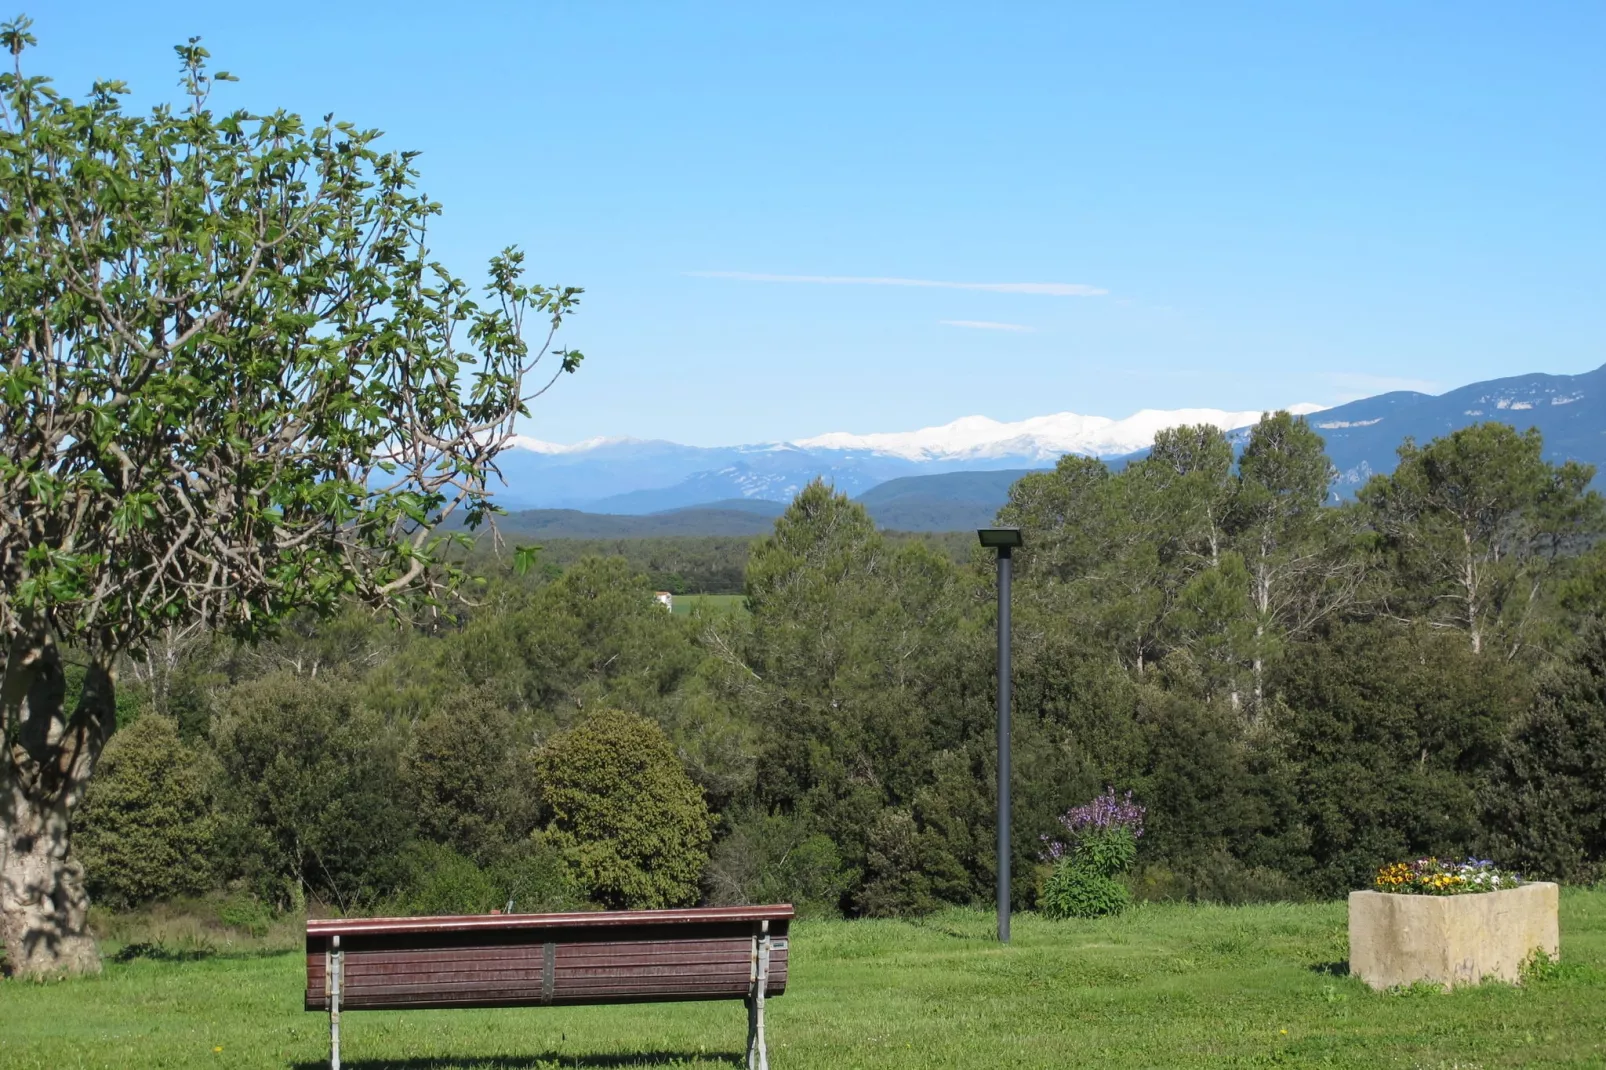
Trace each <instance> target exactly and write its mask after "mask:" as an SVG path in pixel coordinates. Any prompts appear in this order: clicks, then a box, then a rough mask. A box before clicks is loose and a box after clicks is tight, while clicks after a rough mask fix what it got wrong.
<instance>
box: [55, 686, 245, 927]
mask: <svg viewBox="0 0 1606 1070" xmlns="http://www.w3.org/2000/svg"><path fill="white" fill-rule="evenodd" d="M215 831H216V828H215V822H214V820H213V818H212V815H211V800H210V799H209V797H208V792H207V783H206V776H205V773H204V771H203V769H202V767H201V764H200V761H199V758H198V756H197V755H196V754H195V752H193V751H192V750H190V748H189V747H187V746H185V745H184V743H183V741H182V740H181V739H180V738H179V733H178V724H177V722H175V721H173V720H171V719H169V718H167V717H158V716H156V715H154V714H147V715H146V716H144V717H141V718H139V719H138V720H136V721H135V722H134V723H133V724H131V725H129V726H128V727H127V728H124V729H122V730H121V731H119V732H118V733H117V734H116V735H115V736H113V737H112V740H111V742H110V743H108V744H107V745H106V750H105V751H104V752H103V753H102V754H101V759H100V768H99V771H98V773H97V775H96V777H95V779H94V780H93V781H92V782H91V783H90V786H89V791H88V794H87V796H86V797H85V800H84V806H83V809H82V810H81V811H80V813H79V816H78V819H77V828H76V833H75V838H74V846H75V849H76V851H77V854H78V858H79V860H80V861H81V862H82V863H83V865H84V869H85V872H86V876H87V878H88V883H89V890H90V893H91V894H92V895H93V896H94V897H95V898H96V899H98V900H99V901H100V902H101V903H103V904H104V905H106V906H110V907H119V908H126V907H131V906H134V905H135V904H138V903H144V902H147V901H150V900H153V899H168V898H171V897H173V896H179V895H192V894H196V893H199V892H201V891H203V890H205V889H206V888H208V887H210V886H211V879H212V873H213V865H212V852H213V849H214V839H215Z"/></svg>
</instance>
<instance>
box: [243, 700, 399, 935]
mask: <svg viewBox="0 0 1606 1070" xmlns="http://www.w3.org/2000/svg"><path fill="white" fill-rule="evenodd" d="M214 739H215V743H214V746H215V749H216V752H217V757H218V764H219V767H220V769H221V772H222V776H221V778H220V782H219V785H218V789H217V796H218V803H219V810H220V811H221V815H222V824H223V832H224V835H225V836H226V841H227V843H226V847H227V851H228V854H229V856H230V859H231V863H232V866H233V869H234V870H235V872H236V873H238V874H239V875H241V876H243V877H246V878H247V879H249V880H251V881H252V882H253V884H254V886H255V889H256V891H258V893H259V894H261V895H262V896H263V898H265V899H267V900H268V901H269V902H271V903H273V904H274V905H276V906H286V905H288V906H292V907H297V908H299V907H300V906H302V905H303V904H304V903H305V901H306V897H307V895H308V893H313V894H321V895H326V896H329V897H330V898H332V899H333V900H334V901H336V902H337V903H338V904H339V905H340V906H341V908H342V909H344V910H347V911H350V910H354V909H357V907H358V906H359V904H360V903H362V902H363V901H364V900H372V899H373V898H375V897H376V896H377V895H378V894H379V893H381V892H383V891H386V890H389V889H391V888H393V887H394V886H395V882H396V870H395V866H396V862H397V855H398V852H399V851H400V850H401V848H402V847H404V846H405V845H406V843H407V841H408V832H409V829H408V825H409V812H408V810H407V807H405V806H402V805H398V800H399V799H400V797H401V795H402V792H401V785H400V782H399V776H398V756H397V748H396V746H395V733H394V732H393V731H392V730H391V729H390V728H389V727H388V726H387V725H386V724H385V723H384V721H383V720H382V719H381V718H379V717H378V716H377V715H376V714H374V713H373V712H372V711H370V710H365V709H363V708H361V707H360V706H358V705H357V704H356V703H355V701H354V699H353V694H352V689H351V688H350V687H349V686H348V685H346V684H344V683H342V682H340V681H335V680H329V679H326V678H324V677H319V678H317V679H312V678H308V677H299V676H293V675H290V674H288V673H280V674H275V675H271V676H264V677H261V678H260V679H257V680H252V681H249V682H247V683H244V684H241V685H240V686H238V687H236V688H235V689H234V691H233V692H232V693H231V694H230V696H229V698H228V701H227V703H226V707H225V711H224V714H223V716H222V718H221V719H220V721H219V723H218V726H217V730H216V732H215V734H214Z"/></svg>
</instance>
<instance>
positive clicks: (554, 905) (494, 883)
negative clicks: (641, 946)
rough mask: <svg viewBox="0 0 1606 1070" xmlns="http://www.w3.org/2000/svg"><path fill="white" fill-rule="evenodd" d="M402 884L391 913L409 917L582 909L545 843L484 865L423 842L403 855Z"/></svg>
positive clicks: (390, 906)
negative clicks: (509, 910) (499, 911)
mask: <svg viewBox="0 0 1606 1070" xmlns="http://www.w3.org/2000/svg"><path fill="white" fill-rule="evenodd" d="M401 868H402V874H403V876H402V880H401V884H400V886H399V887H398V888H397V890H396V893H395V895H394V896H393V897H392V899H391V900H390V902H389V903H387V904H386V905H385V908H386V910H389V911H392V912H395V913H398V914H405V915H445V914H488V913H490V912H491V911H493V910H506V909H508V907H509V905H510V904H511V905H512V909H513V910H515V911H517V912H519V913H524V914H529V913H539V912H542V911H552V910H572V909H574V908H576V907H578V906H581V905H582V902H581V900H580V897H579V896H578V895H576V893H575V889H574V885H573V883H572V881H571V880H570V879H569V875H568V872H567V869H566V868H565V866H564V862H563V859H562V858H561V857H560V856H559V855H558V853H557V852H556V851H554V850H552V849H551V848H550V847H548V846H547V845H545V844H543V843H540V842H539V841H532V842H531V843H529V844H526V845H524V846H523V847H520V848H517V849H514V850H513V851H510V852H509V853H508V854H507V855H506V856H505V857H504V858H502V859H501V860H500V861H498V862H497V863H495V864H494V865H489V866H480V865H478V864H476V863H475V862H474V860H473V859H471V858H467V857H465V856H464V855H462V854H460V853H459V852H458V851H456V850H454V849H453V848H452V847H450V846H448V845H446V844H440V843H431V842H429V841H427V840H420V841H416V842H414V843H411V844H409V845H408V846H407V849H406V850H405V851H403V852H402V856H401Z"/></svg>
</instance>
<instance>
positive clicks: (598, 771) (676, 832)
mask: <svg viewBox="0 0 1606 1070" xmlns="http://www.w3.org/2000/svg"><path fill="white" fill-rule="evenodd" d="M535 766H536V773H537V777H538V780H539V783H540V785H541V795H542V799H543V801H544V802H545V804H546V806H547V808H548V810H549V811H550V813H551V818H550V820H549V821H548V822H547V824H546V826H545V829H544V830H543V832H542V833H541V837H542V839H543V841H544V842H545V843H546V844H548V845H550V846H551V847H552V848H553V849H554V850H555V851H557V852H558V853H559V854H560V855H561V856H562V858H563V860H564V862H565V863H566V864H567V865H568V867H569V870H570V872H571V873H572V874H573V875H574V878H575V880H576V882H577V883H578V884H579V886H580V887H581V888H583V889H585V891H586V893H587V894H588V895H589V896H590V897H591V898H594V899H595V900H596V901H598V902H599V903H602V904H604V905H606V906H609V907H613V908H634V909H654V908H661V907H674V906H687V905H690V904H691V903H694V902H696V900H697V892H698V879H699V878H700V877H701V876H702V872H703V867H704V866H705V865H707V863H708V846H709V842H710V840H711V838H712V832H713V819H712V817H711V815H710V814H709V812H708V806H707V804H706V803H705V802H704V801H703V796H702V793H701V792H700V791H698V790H697V786H696V785H695V784H693V783H692V782H691V778H689V777H688V776H687V775H686V772H685V770H684V769H683V768H682V767H681V765H680V762H679V760H678V759H677V758H676V757H675V753H674V751H673V749H672V748H671V747H670V745H669V740H668V738H667V737H666V736H665V735H664V733H663V730H662V729H660V728H659V727H658V726H657V725H656V724H654V723H653V722H651V721H649V720H647V719H646V718H644V717H641V716H639V715H637V714H633V713H625V712H622V711H619V710H601V711H598V712H596V713H592V714H589V715H588V716H586V717H585V718H583V719H582V720H580V721H579V723H577V724H576V725H575V726H574V727H573V728H572V729H570V730H569V731H567V732H564V733H562V734H561V735H558V736H556V737H554V738H553V739H552V740H550V741H549V742H548V743H547V744H546V745H545V746H544V747H542V748H541V750H540V751H539V752H538V753H537V755H536V758H535Z"/></svg>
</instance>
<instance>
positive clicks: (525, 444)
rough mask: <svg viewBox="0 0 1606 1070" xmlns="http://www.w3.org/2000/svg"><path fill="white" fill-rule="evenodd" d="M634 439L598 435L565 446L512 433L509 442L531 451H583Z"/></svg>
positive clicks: (616, 444) (622, 436)
mask: <svg viewBox="0 0 1606 1070" xmlns="http://www.w3.org/2000/svg"><path fill="white" fill-rule="evenodd" d="M635 441H636V440H635V439H633V438H630V437H628V436H625V435H615V436H612V437H607V436H598V437H597V438H588V439H586V440H585V441H584V442H575V443H572V444H571V445H567V446H565V445H563V444H562V443H559V442H543V441H542V440H541V439H538V438H531V437H530V436H529V435H514V436H513V438H512V440H511V443H510V444H511V445H513V446H516V447H517V448H519V449H521V450H529V451H530V452H532V453H584V452H585V451H586V450H594V449H596V448H597V447H598V446H618V445H623V444H624V443H626V442H635Z"/></svg>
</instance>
